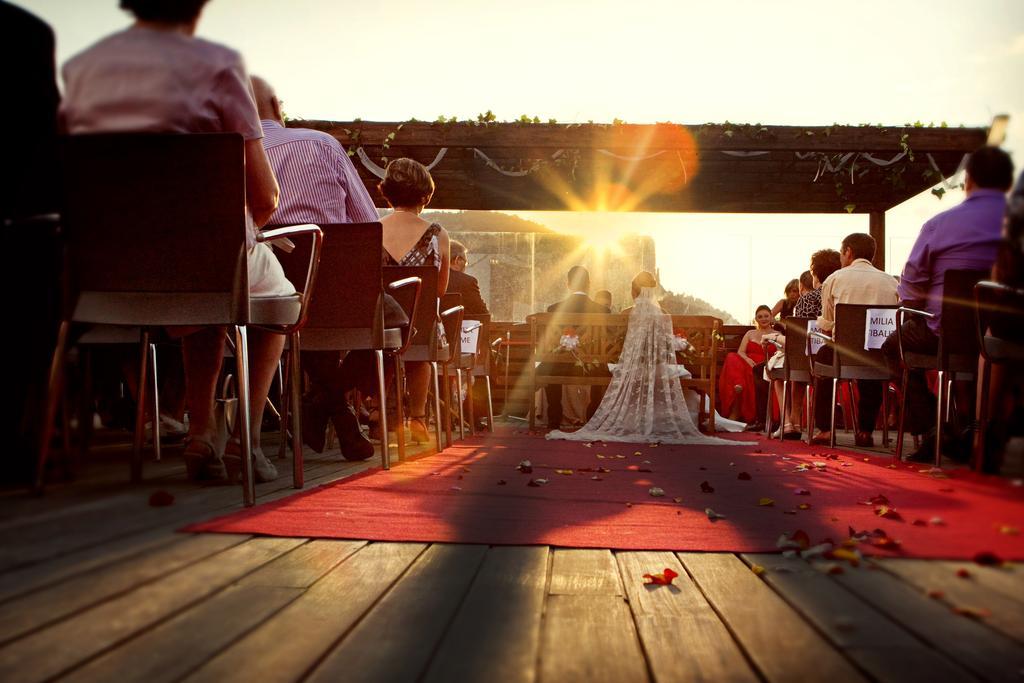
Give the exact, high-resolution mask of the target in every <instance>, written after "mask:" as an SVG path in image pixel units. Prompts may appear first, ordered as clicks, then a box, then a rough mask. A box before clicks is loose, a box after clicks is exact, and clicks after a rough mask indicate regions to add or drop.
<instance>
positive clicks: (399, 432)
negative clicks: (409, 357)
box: [393, 355, 405, 462]
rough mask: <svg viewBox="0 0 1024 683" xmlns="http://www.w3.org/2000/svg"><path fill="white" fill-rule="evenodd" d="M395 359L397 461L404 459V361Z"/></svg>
mask: <svg viewBox="0 0 1024 683" xmlns="http://www.w3.org/2000/svg"><path fill="white" fill-rule="evenodd" d="M393 358H394V359H395V423H396V424H395V437H396V438H397V440H398V461H399V462H401V461H402V460H405V406H404V405H403V403H404V402H405V363H404V362H403V361H402V358H401V357H400V356H398V355H395V356H393Z"/></svg>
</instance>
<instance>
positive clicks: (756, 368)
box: [718, 306, 773, 431]
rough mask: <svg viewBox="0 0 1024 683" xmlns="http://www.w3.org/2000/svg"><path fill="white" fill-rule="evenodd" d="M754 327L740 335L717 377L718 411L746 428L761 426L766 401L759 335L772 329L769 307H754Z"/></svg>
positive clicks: (759, 427) (762, 353)
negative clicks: (740, 337)
mask: <svg viewBox="0 0 1024 683" xmlns="http://www.w3.org/2000/svg"><path fill="white" fill-rule="evenodd" d="M754 321H755V323H756V324H757V327H755V328H754V329H752V330H750V331H748V332H747V333H746V334H745V335H743V339H742V340H741V341H740V346H739V350H738V351H737V352H734V353H730V354H729V355H728V356H726V357H725V364H724V365H723V366H722V374H721V376H720V377H719V378H718V395H719V396H720V397H721V405H722V411H721V412H722V414H723V415H728V416H729V419H730V420H741V421H743V422H746V423H748V424H749V425H750V426H749V427H748V430H749V431H760V430H761V429H764V422H763V420H764V413H765V407H766V402H767V400H768V383H767V382H766V381H765V380H764V364H765V361H766V360H767V358H766V355H765V351H764V346H763V345H762V343H763V342H762V338H763V337H764V335H766V334H768V333H770V332H772V331H773V328H772V309H770V308H768V307H767V306H758V307H757V311H755V313H754Z"/></svg>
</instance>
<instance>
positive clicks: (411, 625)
mask: <svg viewBox="0 0 1024 683" xmlns="http://www.w3.org/2000/svg"><path fill="white" fill-rule="evenodd" d="M486 551H487V548H486V547H485V546H479V545H433V546H431V547H430V548H429V549H428V550H427V551H426V552H425V553H423V555H421V556H420V557H419V559H417V561H416V563H415V564H414V565H413V566H412V568H411V569H410V570H409V572H408V573H407V574H406V575H405V576H404V577H402V579H401V580H400V581H399V582H398V583H397V584H396V585H395V587H394V588H393V589H392V590H391V591H390V592H388V594H387V595H385V596H384V598H383V599H381V601H380V602H379V603H378V604H377V606H376V607H374V608H373V609H372V610H371V611H370V612H369V614H367V615H366V617H365V618H364V619H363V620H362V621H361V622H359V624H358V625H357V626H356V627H355V628H354V629H353V630H352V632H351V633H349V635H348V636H347V637H346V638H345V639H344V640H342V641H341V643H340V644H339V645H338V647H336V648H335V649H334V650H332V651H331V652H330V653H329V654H328V655H327V656H326V657H325V658H324V660H323V662H322V663H321V664H320V666H318V667H317V668H316V669H315V670H314V671H313V672H312V674H311V675H310V677H309V678H308V679H307V680H308V681H311V682H315V681H332V682H333V681H338V680H343V679H345V678H346V677H347V676H349V675H351V673H352V672H354V671H358V672H359V679H360V680H361V681H411V680H415V679H417V678H418V677H419V676H420V675H421V674H422V673H423V671H424V669H425V668H426V666H427V663H428V661H429V659H430V656H431V653H432V652H433V651H434V648H435V647H436V645H437V643H438V641H439V640H440V639H441V636H442V635H443V633H444V630H445V628H446V627H447V625H448V622H449V621H450V620H451V618H452V615H453V614H454V613H455V611H456V609H457V608H458V606H459V603H460V602H461V601H462V599H463V597H464V596H465V594H466V591H467V589H468V588H469V584H470V582H471V581H472V580H473V577H474V576H475V575H476V572H477V568H478V567H479V566H480V563H481V562H482V561H483V558H484V554H485V553H486Z"/></svg>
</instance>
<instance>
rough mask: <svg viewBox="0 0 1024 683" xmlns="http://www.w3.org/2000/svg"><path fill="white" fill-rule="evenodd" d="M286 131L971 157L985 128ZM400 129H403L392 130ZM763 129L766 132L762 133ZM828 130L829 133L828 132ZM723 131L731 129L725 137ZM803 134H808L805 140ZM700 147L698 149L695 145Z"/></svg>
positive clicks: (360, 124)
mask: <svg viewBox="0 0 1024 683" xmlns="http://www.w3.org/2000/svg"><path fill="white" fill-rule="evenodd" d="M289 125H290V126H294V127H300V128H314V129H317V130H323V131H325V132H328V133H330V134H332V135H334V136H335V137H337V138H338V140H339V141H341V142H342V144H345V145H348V144H351V143H352V142H353V141H352V139H351V137H350V136H349V135H348V134H347V133H345V129H346V128H347V129H349V130H352V131H359V134H360V136H359V143H360V144H361V145H363V146H380V144H381V143H382V142H383V140H384V138H385V136H387V135H388V134H389V133H392V132H395V133H396V136H395V138H394V139H393V140H391V141H390V144H391V145H392V146H399V147H404V146H414V147H416V146H427V147H444V146H447V147H456V148H457V147H470V148H472V147H479V148H488V147H495V148H497V147H551V148H554V149H568V148H588V147H598V148H603V149H620V150H621V149H628V150H632V149H638V148H639V149H646V148H653V149H659V148H680V149H695V148H696V147H699V148H700V149H702V150H741V151H748V150H800V151H833V152H850V151H893V152H899V151H900V139H901V137H902V135H904V134H907V135H909V136H910V144H911V146H912V147H913V148H914V150H915V151H916V152H917V153H919V154H922V155H923V153H924V152H926V151H929V152H936V151H959V152H970V151H973V150H974V149H977V148H978V147H980V146H981V145H983V144H985V140H986V135H987V131H986V129H984V128H913V127H909V128H906V127H903V126H885V127H881V128H879V127H877V126H763V127H755V126H749V125H744V124H731V125H724V124H719V125H714V124H712V125H689V124H654V125H637V124H622V125H611V124H600V123H598V124H546V123H542V124H527V125H522V124H518V123H491V124H488V125H486V126H478V125H473V124H472V123H469V122H465V123H459V124H435V123H428V122H405V123H401V124H400V123H399V122H386V121H318V120H302V121H293V122H289ZM399 125H401V126H402V129H401V130H397V128H398V126H399ZM760 128H764V130H763V131H762V130H760ZM826 129H827V133H826ZM726 131H732V133H731V134H728V135H727V134H726ZM808 132H810V133H811V135H808ZM695 141H696V142H697V143H699V144H697V145H695V144H694V142H695Z"/></svg>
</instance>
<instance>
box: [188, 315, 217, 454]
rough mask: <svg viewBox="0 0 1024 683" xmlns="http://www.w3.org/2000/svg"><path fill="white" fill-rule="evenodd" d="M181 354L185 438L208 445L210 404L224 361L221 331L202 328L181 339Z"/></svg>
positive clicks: (211, 429) (211, 431) (211, 430)
mask: <svg viewBox="0 0 1024 683" xmlns="http://www.w3.org/2000/svg"><path fill="white" fill-rule="evenodd" d="M181 354H182V362H183V363H184V366H185V396H186V400H187V401H188V409H189V426H188V434H189V436H190V437H192V438H197V439H202V440H207V441H209V440H211V439H212V438H213V437H214V434H215V432H216V426H215V425H214V424H213V401H214V398H215V396H216V393H217V380H218V378H219V375H220V367H221V362H222V361H223V358H224V328H223V327H205V328H203V329H201V330H199V331H198V332H194V333H192V334H190V335H188V336H187V337H184V338H182V340H181Z"/></svg>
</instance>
